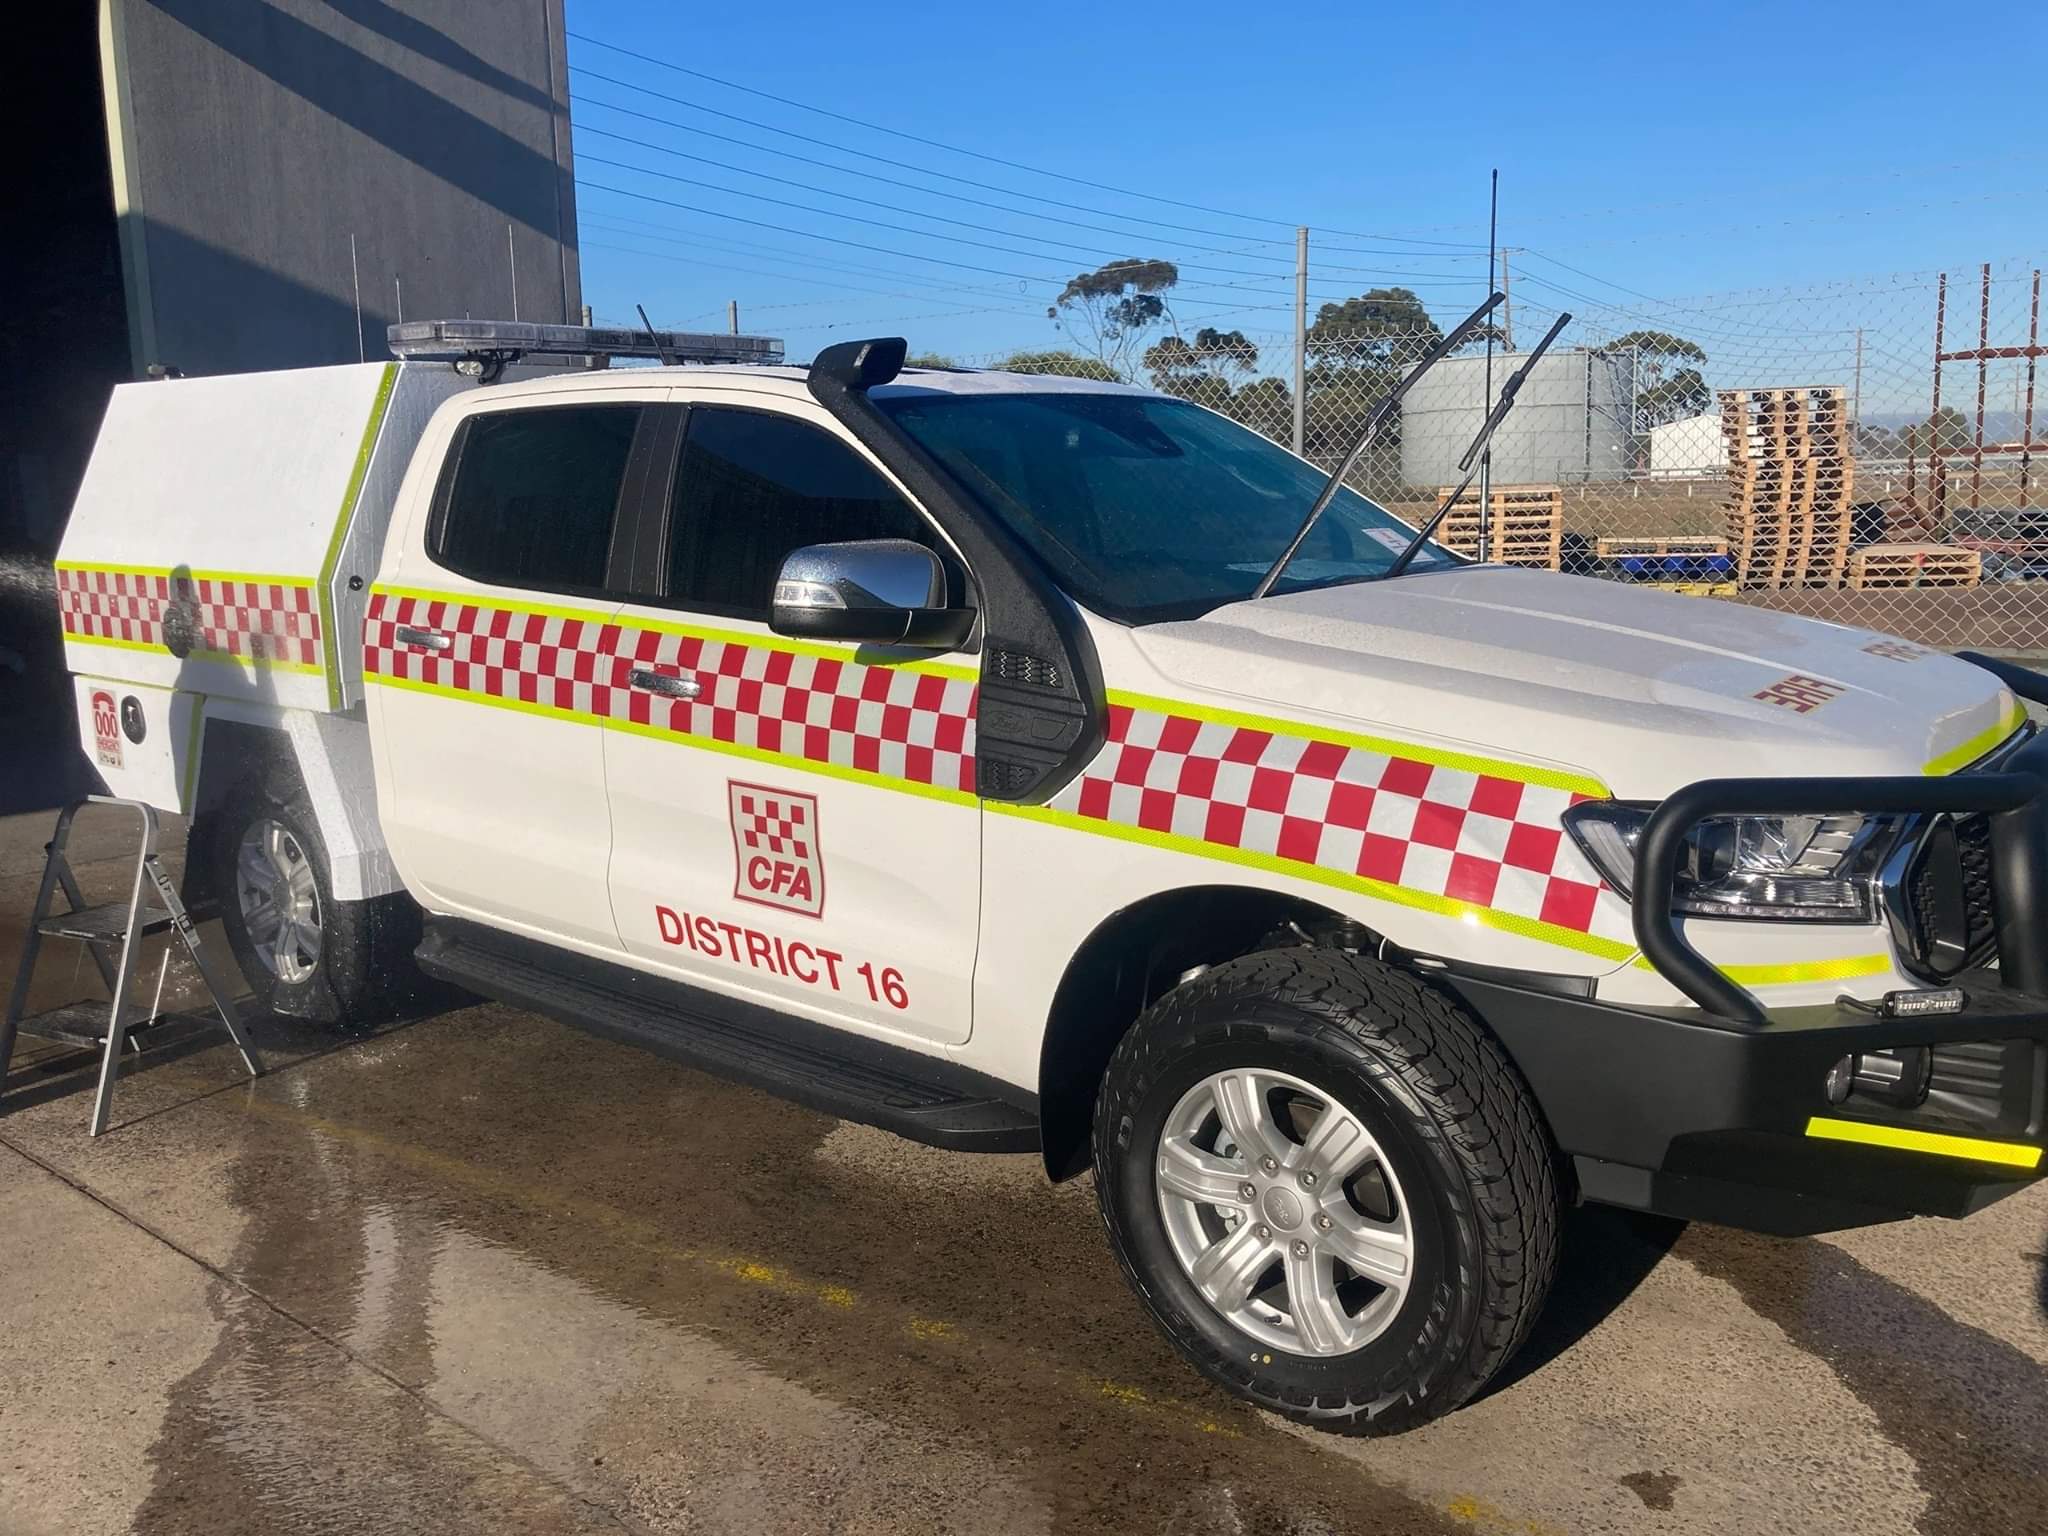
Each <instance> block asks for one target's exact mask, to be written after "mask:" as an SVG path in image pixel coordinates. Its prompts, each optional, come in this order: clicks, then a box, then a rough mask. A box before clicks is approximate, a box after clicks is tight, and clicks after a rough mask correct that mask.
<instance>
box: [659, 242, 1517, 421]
mask: <svg viewBox="0 0 2048 1536" xmlns="http://www.w3.org/2000/svg"><path fill="white" fill-rule="evenodd" d="M1488 270H1489V271H1490V270H1492V269H1491V268H1489V269H1488ZM633 307H634V308H635V309H637V310H639V311H640V325H641V328H642V329H644V330H645V331H646V332H647V344H648V345H649V346H650V347H652V348H654V355H655V356H656V357H658V358H660V359H661V366H662V367H664V368H673V367H674V366H675V365H676V364H677V363H679V362H681V361H682V359H681V358H679V357H677V356H676V355H675V354H674V353H673V352H670V351H669V350H668V349H667V348H666V347H664V346H662V344H661V338H660V337H659V336H657V335H655V334H654V322H653V321H652V320H650V319H648V318H647V306H646V305H645V304H635V305H634V306H633ZM1492 393H1493V392H1492V391H1491V390H1488V391H1487V394H1488V397H1489V398H1491V396H1492Z"/></svg>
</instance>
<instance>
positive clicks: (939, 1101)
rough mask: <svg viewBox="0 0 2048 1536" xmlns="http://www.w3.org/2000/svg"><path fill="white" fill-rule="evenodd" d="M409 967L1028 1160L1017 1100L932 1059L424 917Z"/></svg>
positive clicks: (1019, 1096) (1026, 1114)
mask: <svg viewBox="0 0 2048 1536" xmlns="http://www.w3.org/2000/svg"><path fill="white" fill-rule="evenodd" d="M418 959H419V963H420V968H421V969H422V970H424V971H426V972H427V974H428V975H430V976H434V977H438V978H439V979H440V980H443V981H448V982H453V983H454V984H455V985H457V986H460V987H466V988H468V989H469V990H470V991H472V992H478V993H482V994H483V995H484V996H486V997H491V998H495V999H497V1000H498V1001H500V1002H504V1003H510V1004H513V1005H514V1006H516V1007H520V1008H529V1009H531V1010H533V1011H534V1012H535V1013H541V1014H546V1015H547V1016H548V1017H549V1018H553V1019H559V1020H560V1021H561V1022H563V1023H564V1024H573V1025H575V1026H576V1027H577V1028H579V1029H586V1030H589V1031H590V1032H591V1033H592V1034H595V1035H602V1036H604V1037H605V1038H606V1039H610V1040H617V1041H620V1042H621V1043H623V1044H626V1045H636V1046H639V1047H641V1048H642V1049H644V1050H649V1051H653V1052H655V1053H656V1054H658V1055H662V1056H667V1057H670V1058H671V1059H673V1060H676V1061H680V1062H683V1063H685V1064H687V1065H689V1066H693V1067H699V1068H701V1069H703V1070H704V1071H706V1072H712V1073H715V1074H717V1075H718V1076H720V1077H725V1078H730V1079H732V1080H733V1081H735V1082H740V1083H746V1084H748V1085H749V1086H751V1087H755V1088H759V1089H762V1090H763V1091H765V1092H768V1093H772V1094H775V1095H776V1096H777V1097H780V1098H785V1099H792V1100H794V1101H795V1102H797V1103H799V1104H804V1105H808V1106H809V1107H810V1108H812V1109H817V1110H822V1111H824V1112H825V1113H826V1114H830V1115H837V1116H839V1117H840V1118H841V1119H844V1120H857V1121H860V1122H861V1123H863V1124H866V1125H878V1126H880V1127H882V1128H883V1129H884V1130H889V1131H894V1132H895V1133H896V1134H898V1135H899V1136H906V1137H908V1138H909V1139H910V1140H912V1141H921V1142H924V1143H925V1144H926V1145H928V1146H934V1147H948V1148H952V1149H954V1150H956V1151H969V1152H1035V1151H1037V1150H1038V1112H1037V1104H1036V1102H1035V1100H1034V1099H1033V1097H1032V1096H1031V1095H1029V1094H1027V1093H1024V1092H1023V1091H1022V1090H1020V1089H1016V1088H1013V1087H1011V1086H1010V1085H1009V1084H1007V1083H1001V1082H998V1081H997V1080H996V1079H994V1078H991V1077H987V1076H985V1075H983V1074H982V1073H979V1072H973V1071H969V1070H968V1069H966V1068H964V1067H959V1066H956V1065H954V1064H953V1063H952V1062H950V1061H946V1060H943V1059H941V1058H939V1057H935V1056H928V1055H925V1054H924V1053H922V1052H919V1051H907V1050H903V1049H901V1048H899V1047H896V1046H891V1045H886V1044H883V1043H881V1042H879V1041H876V1040H872V1039H869V1038H867V1037H865V1036H861V1035H854V1034H850V1033H848V1032H847V1031H845V1030H838V1029H832V1028H830V1027H828V1026H826V1025H822V1024H815V1023H812V1022H811V1021H809V1020H807V1019H799V1018H794V1017H791V1016H790V1015H788V1014H782V1013H777V1012H775V1011H773V1010H772V1009H768V1008H762V1007H759V1006H757V1005H755V1004H752V1003H744V1002H740V1001H738V1000H736V999H733V998H728V997H723V996H720V995H719V994H717V993H715V992H710V991H706V990H704V989H702V988H699V987H692V986H687V985H685V984H683V983H681V982H676V981H670V980H667V979H666V978H664V977H659V976H651V975H648V974H647V973H646V972H644V971H637V970H633V969H631V968H630V967H627V966H622V965H614V964H610V963H608V962H606V961H602V960H593V959H591V958H589V957H588V956H584V955H578V954H575V953H572V952H570V951H568V950H563V949H557V948H555V947H554V946H552V945H547V944H540V943H537V942H535V941H533V940H530V939H523V938H519V937H517V936H515V935H511V934H504V933H499V932H496V931H494V930H492V929H488V928H484V927H482V926H480V925H478V924H475V923H468V922H463V921H459V920H456V919H451V918H439V917H430V918H428V919H427V934H426V938H425V940H424V941H423V942H422V943H421V945H420V947H419V951H418Z"/></svg>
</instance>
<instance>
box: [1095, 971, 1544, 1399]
mask: <svg viewBox="0 0 2048 1536" xmlns="http://www.w3.org/2000/svg"><path fill="white" fill-rule="evenodd" d="M1232 1067H1265V1068H1269V1069H1273V1070H1277V1071H1284V1072H1286V1073H1289V1074H1292V1075H1294V1076H1296V1077H1298V1078H1301V1079H1304V1080H1306V1081H1308V1082H1311V1083H1313V1084H1315V1085H1316V1086H1317V1087H1318V1088H1319V1089H1322V1090H1324V1091H1325V1092H1327V1093H1329V1094H1332V1095H1335V1096H1336V1097H1337V1098H1338V1099H1339V1100H1341V1101H1342V1103H1343V1104H1344V1107H1345V1108H1346V1109H1348V1110H1349V1111H1350V1112H1351V1113H1352V1114H1354V1115H1356V1116H1357V1117H1358V1118H1359V1119H1360V1120H1361V1121H1362V1122H1363V1123H1364V1124H1365V1126H1366V1128H1367V1129H1368V1130H1369V1131H1370V1132H1371V1133H1372V1134H1373V1136H1374V1137H1375V1139H1376V1140H1378V1142H1379V1144H1380V1147H1381V1148H1382V1150H1383V1152H1384V1155H1385V1156H1386V1157H1387V1158H1388V1159H1389V1160H1390V1161H1391V1163H1392V1166H1393V1170H1394V1172H1395V1173H1396V1175H1397V1176H1398V1178H1399V1180H1400V1183H1401V1185H1402V1188H1403V1189H1404V1191H1405V1192H1406V1197H1407V1203H1408V1207H1409V1214H1410V1220H1411V1223H1412V1225H1413V1226H1414V1229H1415V1233H1416V1242H1415V1247H1416V1253H1415V1256H1414V1261H1413V1262H1414V1265H1415V1273H1414V1276H1413V1279H1412V1281H1411V1285H1410V1289H1409V1291H1408V1293H1407V1295H1406V1297H1405V1299H1404V1300H1403V1301H1402V1303H1401V1306H1400V1309H1399V1311H1398V1312H1397V1313H1396V1314H1395V1315H1394V1317H1393V1319H1392V1321H1391V1322H1390V1323H1389V1324H1388V1326H1387V1327H1386V1329H1385V1331H1384V1332H1382V1333H1381V1334H1380V1335H1379V1336H1378V1337H1377V1338H1375V1339H1373V1340H1371V1341H1370V1342H1368V1343H1367V1344H1365V1345H1363V1346H1362V1347H1360V1348H1359V1349H1357V1350H1355V1351H1353V1352H1352V1353H1350V1354H1344V1355H1336V1356H1323V1357H1315V1356H1308V1355H1297V1354H1289V1353H1285V1352H1283V1351H1280V1350H1277V1349H1274V1348H1272V1347H1270V1346H1269V1345H1264V1344H1261V1343H1259V1342H1258V1341H1257V1340H1255V1339H1253V1338H1251V1337H1250V1336H1249V1335H1247V1334H1245V1333H1243V1332H1241V1331H1240V1330H1239V1329H1237V1328H1236V1327H1234V1326H1233V1325H1232V1324H1231V1323H1230V1322H1229V1321H1227V1320H1226V1319H1225V1317H1224V1316H1223V1315H1222V1314H1221V1313H1219V1312H1217V1311H1216V1310H1215V1309H1214V1308H1212V1307H1211V1306H1210V1305H1209V1303H1208V1302H1207V1301H1206V1300H1205V1299H1204V1298H1203V1296H1202V1295H1201V1293H1200V1292H1199V1291H1198V1290H1197V1289H1196V1288H1195V1287H1194V1285H1193V1283H1192V1282H1191V1281H1190V1280H1189V1278H1188V1276H1187V1273H1186V1271H1185V1270H1184V1269H1183V1267H1182V1265H1181V1263H1180V1261H1179V1260H1178V1259H1177V1258H1176V1256H1175V1254H1174V1251H1173V1249H1172V1247H1171V1246H1170V1245H1169V1242H1168V1239H1167V1235H1166V1230H1165V1225H1164V1221H1163V1218H1162V1216H1161V1212H1160V1206H1159V1198H1158V1195H1157V1191H1156V1187H1155V1184H1154V1173H1155V1167H1154V1163H1155V1159H1156V1157H1157V1150H1156V1149H1157V1146H1158V1137H1159V1133H1160V1129H1161V1127H1162V1125H1163V1123H1164V1121H1165V1119H1166V1117H1167V1116H1168V1115H1169V1114H1170V1113H1171V1111H1172V1108H1173V1106H1174V1105H1175V1104H1176V1103H1177V1102H1178V1101H1179V1099H1180V1098H1181V1096H1182V1095H1183V1094H1184V1093H1185V1092H1186V1091H1187V1090H1188V1089H1189V1088H1190V1087H1191V1086H1192V1085H1194V1084H1196V1083H1199V1082H1200V1081H1201V1080H1202V1079H1204V1078H1205V1077H1207V1076H1208V1075H1210V1074H1212V1073H1215V1072H1219V1071H1224V1070H1227V1069H1230V1068H1232ZM1094 1157H1095V1183H1096V1194H1097V1199H1098V1202H1099V1204H1100V1207H1101V1211H1102V1219H1103V1222H1104V1224H1105V1225H1106V1226H1107V1228H1108V1230H1109V1238H1110V1243H1111V1246H1112V1247H1113V1249H1114V1250H1115V1252H1116V1256H1117V1259H1118V1262H1119V1263H1120V1264H1121V1265H1122V1266H1123V1270H1124V1274H1125V1276H1126V1278H1127V1279H1128V1280H1129V1281H1130V1284H1131V1286H1132V1288H1133V1289H1134V1290H1135V1291H1136V1292H1137V1293H1138V1296H1139V1298H1140V1299H1141V1300H1142V1301H1143V1302H1144V1304H1145V1306H1146V1307H1147V1308H1148V1309H1149V1310H1150V1312H1151V1313H1152V1316H1153V1318H1154V1320H1155V1321H1156V1322H1157V1323H1158V1325H1159V1327H1160V1328H1161V1329H1162V1330H1163V1331H1164V1332H1165V1334H1166V1336H1167V1338H1168V1339H1169V1340H1171V1341H1172V1343H1173V1345H1174V1346H1175V1348H1177V1349H1178V1350H1179V1351H1180V1352H1181V1353H1182V1354H1183V1355H1184V1356H1186V1357H1187V1359H1188V1360H1189V1362H1190V1363H1192V1364H1193V1365H1194V1366H1195V1368H1196V1369H1197V1370H1199V1371H1200V1372H1201V1373H1202V1374H1203V1375H1205V1376H1207V1377H1208V1378H1210V1379H1211V1380H1212V1381H1215V1382H1217V1383H1219V1384H1220V1385H1222V1386H1224V1387H1226V1388H1228V1389H1229V1390H1231V1391H1233V1392H1235V1393H1237V1394H1238V1395H1240V1396H1242V1397H1245V1398H1248V1399H1249V1400H1251V1401H1252V1402H1254V1403H1256V1404H1258V1405H1259V1406H1260V1407H1263V1408H1268V1409H1271V1410H1273V1411H1274V1412H1276V1413H1280V1414H1284V1415H1285V1416H1287V1417H1288V1418H1290V1419H1294V1420H1297V1421H1299V1422H1301V1423H1304V1424H1309V1425H1313V1426H1316V1427H1318V1428H1324V1429H1331V1430H1339V1431H1344V1432H1350V1433H1375V1434H1377V1433H1394V1432H1398V1431H1401V1430H1404V1429H1408V1428H1412V1427H1414V1426H1415V1425H1417V1424H1419V1423H1422V1422H1424V1421H1426V1420H1428V1419H1431V1418H1434V1417H1436V1416H1438V1415H1441V1414H1444V1413H1447V1412H1449V1411H1451V1410H1452V1409H1454V1408H1457V1407H1459V1406H1461V1405H1462V1404H1464V1403H1466V1402H1467V1401H1469V1400H1470V1399H1471V1398H1472V1396H1473V1395H1474V1394H1475V1393H1477V1392H1478V1391H1479V1390H1480V1389H1481V1388H1482V1387H1484V1386H1485V1384H1486V1382H1487V1381H1488V1379H1489V1378H1490V1377H1492V1376H1493V1375H1494V1373H1495V1372H1497V1371H1498V1370H1499V1369H1500V1368H1501V1366H1502V1365H1503V1364H1505V1363H1506V1361H1507V1360H1508V1359H1509V1357H1510V1356H1512V1355H1513V1354H1514V1353H1515V1351H1516V1350H1517V1349H1518V1348H1520V1346H1521V1345H1522V1343H1523V1341H1524V1340H1525V1339H1526V1338H1527V1337H1528V1334H1529V1330H1530V1327H1531V1326H1532V1325H1533V1323H1534V1322H1535V1319H1536V1316H1537V1313H1538V1311H1539V1310H1540V1309H1541V1307H1542V1305H1543V1301H1544V1298H1545V1296H1546V1295H1547V1294H1548V1292H1549V1289H1550V1283H1551V1280H1552V1278H1553V1276H1554V1275H1555V1273H1556V1269H1557V1255H1558V1229H1559V1221H1560V1215H1561V1213H1560V1209H1559V1196H1558V1181H1557V1174H1556V1168H1555V1154H1554V1151H1553V1148H1552V1145H1551V1143H1550V1140H1549V1137H1548V1135H1547V1134H1546V1132H1545V1130H1544V1127H1543V1124H1542V1121H1541V1118H1540V1116H1539V1115H1538V1113H1537V1110H1536V1107H1535V1104H1534V1102H1533V1100H1532V1098H1531V1095H1530V1093H1529V1089H1528V1087H1527V1085H1526V1084H1525V1083H1524V1082H1523V1081H1522V1079H1521V1077H1520V1075H1519V1074H1518V1073H1517V1072H1516V1071H1515V1069H1514V1067H1513V1065H1512V1064H1511V1063H1510V1062H1509V1061H1508V1059H1507V1057H1506V1056H1505V1055H1504V1054H1503V1053H1502V1052H1501V1050H1500V1048H1499V1047H1498V1046H1497V1045H1496V1044H1495V1043H1494V1042H1493V1041H1492V1039H1491V1038H1490V1037H1488V1036H1487V1034H1486V1033H1485V1032H1484V1031H1483V1030H1482V1029H1481V1028H1480V1027H1479V1026H1478V1025H1477V1024H1476V1023H1474V1022H1473V1021H1472V1020H1471V1019H1470V1018H1469V1017H1467V1016H1466V1014H1465V1013H1464V1012H1463V1010H1462V1009H1461V1008H1460V1007H1459V1006H1458V1005H1457V1003H1456V1002H1455V1001H1454V1000H1453V999H1451V998H1450V997H1448V996H1446V995H1445V994H1443V993H1441V992H1439V991H1437V990H1436V989H1435V988H1434V987H1432V986H1431V985H1429V984H1428V983H1427V982H1425V981H1424V980H1422V979H1421V978H1420V977H1417V976H1415V975H1413V974H1411V973H1408V972H1405V971H1402V970H1399V969H1397V968H1395V967H1393V966H1390V965H1386V964H1383V963H1380V962H1378V961H1375V960H1371V959H1367V958H1364V957H1361V956H1358V955H1355V954H1351V953H1348V952H1345V951H1341V950H1329V949H1312V948H1308V947H1297V948H1291V949H1279V950H1264V951H1260V952H1257V953H1254V954H1251V955H1247V956H1245V957H1243V958H1241V959H1238V960H1234V961H1231V962H1229V963H1227V964H1223V965H1219V966H1216V967H1214V968H1212V969H1210V970H1208V971H1206V972H1204V973H1203V974H1202V975H1200V976H1199V977H1196V978H1194V979H1193V980H1190V981H1187V982H1185V983H1183V984H1182V985H1180V986H1178V987H1175V988H1174V989H1173V990H1172V991H1170V992H1168V993H1167V994H1165V995H1164V996H1163V997H1161V998H1160V999H1159V1000H1158V1001H1157V1002H1156V1003H1154V1004H1153V1005H1152V1006H1151V1007H1150V1008H1148V1009H1147V1010H1146V1011H1145V1012H1144V1014H1142V1015H1141V1016H1140V1017H1139V1019H1138V1021H1137V1022H1136V1023H1135V1024H1134V1025H1133V1026H1132V1027H1131V1029H1130V1031H1129V1032H1128V1033H1127V1034H1126V1035H1125V1036H1124V1037H1123V1040H1122V1041H1121V1043H1120V1044H1119V1045H1118V1047H1117V1049H1116V1051H1115V1053H1114V1055H1113V1056H1112V1058H1111V1060H1110V1063H1109V1067H1108V1070H1107V1072H1106V1073H1105V1075H1104V1077H1103V1081H1102V1086H1101V1089H1100V1092H1099V1094H1098V1097H1097V1101H1096V1112H1095V1135H1094Z"/></svg>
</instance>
